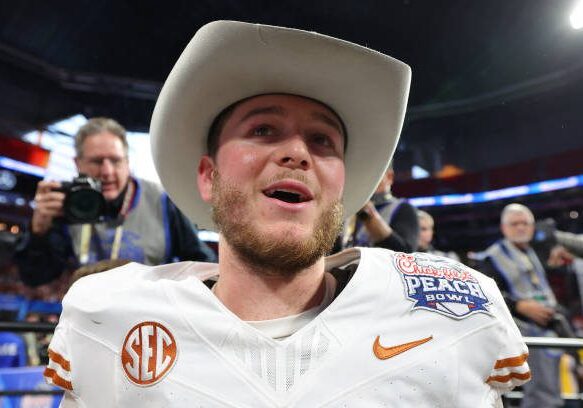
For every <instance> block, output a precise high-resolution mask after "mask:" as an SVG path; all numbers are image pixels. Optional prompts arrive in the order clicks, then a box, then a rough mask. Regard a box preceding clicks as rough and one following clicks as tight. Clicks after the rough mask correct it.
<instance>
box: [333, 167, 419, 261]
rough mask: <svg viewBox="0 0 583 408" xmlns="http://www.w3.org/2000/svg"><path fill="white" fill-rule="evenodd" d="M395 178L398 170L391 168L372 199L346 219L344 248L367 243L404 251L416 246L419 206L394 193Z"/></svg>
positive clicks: (413, 249) (412, 250) (372, 245)
mask: <svg viewBox="0 0 583 408" xmlns="http://www.w3.org/2000/svg"><path fill="white" fill-rule="evenodd" d="M394 178H395V172H394V171H393V169H392V168H389V169H388V170H387V171H386V172H385V174H384V175H383V177H382V178H381V181H380V182H379V185H378V186H377V189H376V191H375V193H374V194H373V196H372V198H371V200H370V201H369V202H367V203H366V205H365V206H364V207H363V208H362V209H361V210H360V211H359V212H358V213H357V215H356V217H352V218H351V219H350V220H349V221H348V222H347V223H346V228H345V232H344V245H343V247H344V248H349V247H354V246H365V247H378V248H387V249H392V250H393V251H401V252H414V251H416V250H417V241H418V239H419V223H418V221H417V210H416V209H415V207H413V206H412V205H411V204H409V203H407V202H406V201H405V200H401V199H398V198H396V197H395V196H393V194H392V193H391V187H392V185H393V181H394Z"/></svg>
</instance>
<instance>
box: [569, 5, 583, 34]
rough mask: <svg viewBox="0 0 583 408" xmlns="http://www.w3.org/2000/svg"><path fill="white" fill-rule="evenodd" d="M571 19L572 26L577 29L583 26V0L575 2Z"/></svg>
mask: <svg viewBox="0 0 583 408" xmlns="http://www.w3.org/2000/svg"><path fill="white" fill-rule="evenodd" d="M569 20H570V21H571V27H573V28H574V29H575V30H579V29H580V28H583V0H579V1H578V2H577V3H576V4H575V8H574V9H573V11H572V12H571V16H569Z"/></svg>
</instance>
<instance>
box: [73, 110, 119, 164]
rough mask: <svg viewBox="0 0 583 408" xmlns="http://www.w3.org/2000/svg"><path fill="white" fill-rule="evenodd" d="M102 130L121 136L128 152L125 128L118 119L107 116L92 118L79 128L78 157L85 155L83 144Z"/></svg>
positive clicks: (76, 149) (76, 135) (77, 140)
mask: <svg viewBox="0 0 583 408" xmlns="http://www.w3.org/2000/svg"><path fill="white" fill-rule="evenodd" d="M102 132H109V133H111V134H113V135H115V136H117V137H118V138H119V140H121V143H122V144H123V147H124V150H125V152H126V154H127V152H128V140H127V137H126V130H125V128H124V127H123V126H122V125H120V124H119V123H118V122H117V121H116V120H114V119H111V118H106V117H97V118H92V119H89V120H88V121H87V123H85V124H84V125H83V126H81V127H80V128H79V130H78V131H77V133H76V134H75V153H76V154H77V157H81V156H82V155H83V144H84V143H85V140H86V139H87V138H88V137H89V136H93V135H96V134H99V133H102Z"/></svg>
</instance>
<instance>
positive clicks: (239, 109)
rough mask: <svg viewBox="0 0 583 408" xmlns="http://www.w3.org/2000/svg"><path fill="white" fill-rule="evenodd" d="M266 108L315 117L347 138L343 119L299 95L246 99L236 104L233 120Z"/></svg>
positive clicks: (313, 100) (280, 112) (325, 106)
mask: <svg viewBox="0 0 583 408" xmlns="http://www.w3.org/2000/svg"><path fill="white" fill-rule="evenodd" d="M264 108H276V109H272V110H270V111H269V110H266V112H273V113H279V114H282V115H285V114H292V113H306V114H309V115H311V116H313V117H316V118H319V119H321V120H322V121H324V122H328V124H329V125H330V126H333V127H336V128H337V129H338V130H339V132H340V133H341V134H342V135H343V136H345V131H344V124H343V122H342V119H340V117H339V116H338V115H337V114H336V112H334V111H333V110H332V109H331V108H329V107H328V106H327V105H326V104H324V103H322V102H320V101H317V100H315V99H311V98H306V97H303V96H298V95H287V94H269V95H258V96H253V97H250V98H247V99H244V100H242V101H240V102H238V103H237V104H236V107H235V109H234V110H233V113H232V115H231V118H233V119H234V118H239V119H241V117H244V116H246V115H248V114H249V113H250V112H253V111H255V110H257V111H258V112H261V110H262V109H264Z"/></svg>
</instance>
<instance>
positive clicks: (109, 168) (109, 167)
mask: <svg viewBox="0 0 583 408" xmlns="http://www.w3.org/2000/svg"><path fill="white" fill-rule="evenodd" d="M113 171H114V165H113V163H112V162H111V160H109V159H107V158H105V159H103V161H102V162H101V166H100V167H99V173H100V175H101V176H104V175H109V174H112V173H113Z"/></svg>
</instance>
